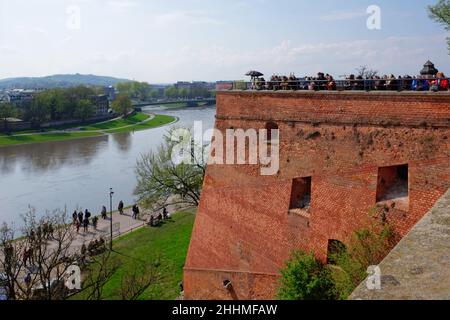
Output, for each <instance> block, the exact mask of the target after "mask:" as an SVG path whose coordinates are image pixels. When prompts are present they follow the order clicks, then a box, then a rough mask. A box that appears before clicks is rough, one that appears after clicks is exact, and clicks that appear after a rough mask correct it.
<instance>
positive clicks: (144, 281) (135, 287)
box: [120, 264, 157, 300]
mask: <svg viewBox="0 0 450 320" xmlns="http://www.w3.org/2000/svg"><path fill="white" fill-rule="evenodd" d="M156 281H157V272H156V267H155V266H153V265H144V264H142V265H141V266H140V267H139V268H136V269H134V272H133V273H131V274H127V275H125V276H124V277H123V278H122V285H121V290H120V293H121V297H122V300H137V299H138V298H139V297H140V296H141V295H142V294H143V293H144V292H145V290H147V289H148V288H149V287H150V286H151V285H152V284H154V283H155V282H156Z"/></svg>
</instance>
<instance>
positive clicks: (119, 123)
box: [80, 112, 150, 131]
mask: <svg viewBox="0 0 450 320" xmlns="http://www.w3.org/2000/svg"><path fill="white" fill-rule="evenodd" d="M148 118H150V116H149V115H148V114H145V113H140V112H138V113H135V114H133V115H132V116H130V117H128V118H126V119H115V120H111V121H107V122H103V123H99V124H92V125H88V126H83V127H80V129H81V130H86V131H88V130H89V131H91V130H108V129H116V128H120V127H125V126H130V125H134V124H136V123H139V122H142V121H145V120H147V119H148Z"/></svg>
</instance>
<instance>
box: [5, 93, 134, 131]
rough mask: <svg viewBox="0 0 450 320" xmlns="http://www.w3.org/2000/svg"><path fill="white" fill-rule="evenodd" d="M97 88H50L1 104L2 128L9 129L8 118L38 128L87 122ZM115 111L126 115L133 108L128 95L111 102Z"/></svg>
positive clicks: (121, 95)
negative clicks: (65, 121)
mask: <svg viewBox="0 0 450 320" xmlns="http://www.w3.org/2000/svg"><path fill="white" fill-rule="evenodd" d="M99 93H101V90H100V89H96V88H91V87H85V86H78V87H72V88H68V89H63V88H58V89H50V90H46V91H43V92H40V93H38V94H37V95H36V96H35V97H33V99H31V100H28V101H24V102H21V103H20V104H18V105H17V104H13V103H1V104H0V119H1V120H2V122H3V126H2V130H3V131H5V132H8V131H9V130H8V121H7V120H8V118H20V119H22V120H24V121H28V122H31V123H32V124H33V126H34V127H39V126H40V125H41V124H42V123H45V122H48V121H60V120H81V121H86V120H88V119H90V118H92V117H93V116H94V115H95V108H96V106H95V105H94V103H95V102H94V101H93V97H95V96H96V95H97V94H99ZM111 107H112V110H113V111H114V113H116V114H118V115H123V116H125V117H126V116H127V115H128V114H129V113H130V112H131V111H132V110H133V106H132V102H131V99H130V97H129V96H128V95H127V94H126V93H124V94H119V95H118V96H117V97H116V99H115V101H114V102H113V103H112V105H111Z"/></svg>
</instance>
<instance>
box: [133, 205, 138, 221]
mask: <svg viewBox="0 0 450 320" xmlns="http://www.w3.org/2000/svg"><path fill="white" fill-rule="evenodd" d="M138 217H139V207H138V206H137V204H135V205H134V206H133V219H135V220H136V219H137V218H138Z"/></svg>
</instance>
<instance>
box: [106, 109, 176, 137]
mask: <svg viewBox="0 0 450 320" xmlns="http://www.w3.org/2000/svg"><path fill="white" fill-rule="evenodd" d="M175 120H176V119H175V118H174V117H172V116H166V115H161V114H157V115H155V117H154V118H153V119H151V120H150V121H147V122H144V123H139V124H136V125H134V126H133V127H131V128H119V129H109V130H106V132H108V133H119V132H128V131H139V130H146V129H150V128H156V127H160V126H163V125H166V124H169V123H171V122H173V121H175Z"/></svg>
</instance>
